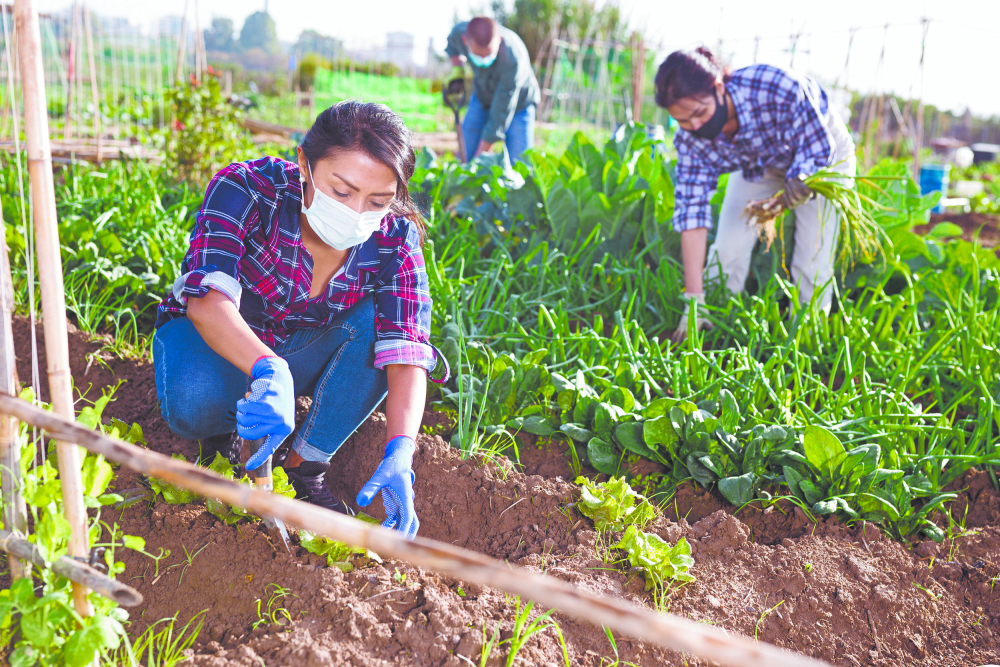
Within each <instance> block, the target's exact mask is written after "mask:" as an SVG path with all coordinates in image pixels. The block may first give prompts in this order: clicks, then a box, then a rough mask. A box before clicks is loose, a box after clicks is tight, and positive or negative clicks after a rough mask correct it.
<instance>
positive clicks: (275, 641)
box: [15, 321, 1000, 667]
mask: <svg viewBox="0 0 1000 667" xmlns="http://www.w3.org/2000/svg"><path fill="white" fill-rule="evenodd" d="M26 330H27V327H26V324H25V322H24V321H19V322H18V323H17V324H16V327H15V331H16V338H17V340H18V344H19V347H18V349H19V350H27V349H30V348H29V347H27V342H26ZM99 347H100V344H99V343H93V342H87V341H86V340H84V338H83V336H81V335H80V334H79V333H73V334H72V336H71V353H72V355H73V359H72V367H73V372H74V377H76V378H78V382H79V381H80V379H81V378H82V379H85V380H86V382H87V383H88V384H93V386H94V387H96V388H99V387H101V386H103V385H105V384H108V383H110V382H111V380H112V379H113V378H124V379H127V380H128V382H127V384H125V385H124V386H123V387H122V388H121V389H120V390H119V392H118V400H117V401H116V402H114V403H112V404H111V405H110V406H109V408H108V410H107V415H108V416H116V417H118V418H120V419H124V420H126V421H133V420H134V421H138V422H139V423H140V424H142V426H143V428H144V430H145V432H146V435H147V438H148V439H149V442H150V446H151V447H152V448H154V449H157V450H159V451H164V452H178V451H179V452H182V453H185V454H188V455H191V454H193V453H194V451H195V446H194V443H190V442H187V441H184V440H182V439H179V438H176V437H174V436H172V435H171V434H170V433H169V432H168V431H167V430H166V428H165V426H164V425H163V421H162V419H161V418H160V417H159V413H158V410H157V409H156V405H155V390H153V374H152V366H151V365H150V364H148V363H142V362H137V361H130V360H121V359H114V358H107V359H104V361H105V362H106V364H107V367H105V366H103V365H99V364H97V363H96V362H95V363H94V364H91V366H90V370H89V372H87V373H86V374H85V373H84V369H85V367H86V365H87V355H88V354H92V353H93V352H95V351H96V350H97V349H98V348H99ZM21 357H22V358H21V359H20V360H19V361H21V362H24V361H25V357H26V355H24V354H22V355H21ZM43 364H44V361H43ZM42 368H43V369H44V365H43V366H42ZM19 370H20V372H21V377H22V378H26V377H30V375H29V374H28V372H29V370H30V369H29V368H28V367H27V365H22V366H20V367H19ZM90 391H91V392H93V391H94V389H91V390H90ZM43 395H44V394H43ZM90 395H92V394H90ZM426 421H427V422H428V423H438V422H440V421H441V420H440V417H439V416H436V415H431V414H428V416H427V420H426ZM384 438H385V420H384V417H383V416H382V415H380V414H375V415H373V416H372V417H371V418H370V419H369V420H368V422H366V423H365V424H364V425H363V426H362V427H361V428H360V429H359V430H358V432H357V433H356V434H355V435H354V436H352V437H351V438H350V440H348V442H347V443H346V444H345V445H344V447H343V448H342V449H341V450H340V451H339V452H338V454H337V456H336V457H335V459H334V464H335V465H334V466H333V467H332V470H331V472H330V476H329V482H330V485H331V487H332V489H333V490H334V493H337V494H339V495H340V496H341V497H343V498H345V499H353V497H354V494H355V493H356V492H357V490H358V488H359V487H360V486H361V485H362V484H363V483H364V481H365V480H366V479H367V478H368V476H369V475H370V474H371V472H372V471H373V470H374V468H375V466H376V465H377V463H378V459H379V457H380V453H381V445H382V443H383V442H384ZM418 444H419V447H418V453H417V456H416V459H415V461H414V469H415V472H416V476H417V478H416V498H417V501H416V502H417V505H416V507H417V512H418V514H419V516H420V519H421V529H420V534H421V535H422V536H424V537H430V538H434V539H438V540H442V541H445V542H449V543H453V544H457V545H459V546H463V547H466V548H470V549H474V550H477V551H480V552H483V553H486V554H488V555H491V556H494V557H497V558H504V559H507V560H508V561H509V562H511V563H515V564H518V565H521V566H523V567H527V568H534V569H543V570H544V571H545V572H547V573H548V574H550V575H552V576H556V577H559V578H561V579H564V580H567V581H571V582H573V583H574V584H576V585H578V586H581V587H584V588H586V589H588V590H591V591H595V592H599V593H602V594H606V595H614V596H618V597H622V598H625V599H629V600H635V601H637V602H640V603H642V604H646V605H651V604H652V601H651V598H650V596H649V595H648V593H646V592H644V591H643V584H642V579H641V576H637V575H635V574H630V573H627V572H626V573H623V572H622V571H621V570H618V569H614V568H611V567H610V566H608V565H607V564H605V563H603V562H602V561H601V560H600V559H599V558H598V551H599V547H600V545H599V544H598V539H597V538H598V536H597V534H596V533H595V532H594V531H593V530H592V525H591V524H590V523H589V522H588V520H586V519H584V518H582V517H581V516H580V514H579V513H578V512H577V511H576V510H575V509H574V508H573V507H572V506H571V503H572V501H573V500H574V498H575V496H574V487H573V485H571V484H570V483H568V482H567V481H565V480H568V479H570V478H571V477H572V473H571V472H570V470H569V466H568V464H566V463H565V459H564V458H563V459H560V457H562V456H563V453H562V448H561V447H560V445H558V444H553V443H542V444H541V445H539V444H538V443H529V442H525V443H524V446H522V447H521V456H522V463H523V470H517V469H515V470H510V469H509V467H508V468H507V469H501V468H500V467H498V466H496V465H494V464H491V463H483V462H475V461H471V462H470V461H463V460H462V459H461V458H460V457H459V455H458V452H457V451H456V450H454V449H453V448H451V447H449V446H448V445H447V444H446V443H445V442H444V440H442V439H441V437H439V436H437V435H435V436H431V435H421V436H420V437H419V439H418ZM647 472H648V471H647ZM140 481H141V480H139V479H137V477H136V476H135V475H134V474H133V473H131V472H130V471H127V470H122V471H121V472H120V474H119V476H118V478H117V480H116V484H117V485H118V488H119V489H127V488H131V487H135V486H137V485H138V484H139V483H140ZM961 489H962V496H961V498H960V500H959V501H958V502H956V503H955V508H954V509H953V511H952V513H953V516H956V517H958V516H962V515H964V508H965V507H966V506H968V507H969V511H968V515H967V517H966V518H965V529H964V530H962V531H958V532H959V533H960V535H959V536H956V538H955V539H954V540H948V541H946V542H945V543H944V544H942V545H937V544H935V543H933V542H919V543H915V544H904V543H900V542H896V541H892V540H889V539H886V538H884V537H883V536H882V534H881V533H880V532H879V531H878V530H877V529H875V527H873V526H872V525H871V524H868V525H866V526H853V527H848V526H845V525H844V524H841V523H839V522H837V521H834V520H829V521H824V522H821V523H819V524H812V523H811V522H809V520H808V519H807V518H806V517H805V516H804V515H803V514H802V513H801V512H796V510H794V509H793V508H790V507H788V506H785V505H776V506H773V507H772V508H771V509H769V510H761V509H760V508H747V509H744V510H743V511H742V512H740V514H739V515H738V516H734V515H733V514H732V510H733V508H732V507H730V506H728V505H725V504H724V503H723V502H721V501H720V500H719V499H718V498H717V497H716V496H714V495H712V494H709V493H706V492H705V491H703V490H699V489H695V488H693V487H690V486H682V487H681V488H680V489H679V490H678V492H677V494H676V495H675V497H674V498H673V499H671V501H670V504H669V506H668V507H667V508H666V512H665V514H664V516H662V517H660V518H658V519H657V520H656V522H655V523H654V524H653V525H652V527H651V528H650V530H653V531H655V532H657V533H658V534H660V535H661V536H662V537H663V538H664V539H666V540H668V541H670V542H674V541H676V540H677V539H679V538H680V537H682V536H684V537H687V539H688V540H689V541H690V542H691V544H692V548H693V553H694V557H695V561H696V564H695V567H694V568H693V574H694V575H695V576H696V577H697V581H696V582H694V583H693V584H691V585H688V586H687V587H685V588H684V589H682V590H680V591H678V592H676V593H675V595H674V597H673V599H672V600H671V609H670V610H671V612H673V613H676V614H680V615H682V616H685V617H687V618H692V619H695V620H698V621H701V622H705V623H710V624H714V625H718V626H719V627H721V628H724V629H726V630H727V631H729V632H737V633H740V634H743V635H746V636H749V637H754V636H757V637H758V638H759V639H760V640H761V641H767V642H771V643H774V644H777V645H780V646H784V647H787V648H791V649H795V650H798V651H802V652H804V653H807V654H809V655H812V656H816V657H819V658H823V659H825V660H828V661H831V662H833V663H834V664H837V665H844V666H857V665H875V666H877V667H882V666H886V667H889V666H892V667H895V666H900V667H902V666H904V665H905V666H910V665H925V666H927V667H931V666H934V667H938V666H958V665H983V664H988V663H997V662H1000V641H998V640H997V638H996V637H995V634H994V633H1000V591H998V592H997V593H994V590H993V585H992V584H993V578H994V577H997V576H998V575H1000V528H997V527H996V526H997V525H998V516H1000V496H998V495H997V494H996V493H995V492H994V490H993V487H992V482H991V480H990V479H989V476H988V475H982V474H977V473H970V475H968V476H967V477H966V478H964V479H963V480H962V483H961ZM377 502H378V501H376V503H377ZM369 511H370V512H371V513H372V514H374V515H376V516H380V515H381V508H380V507H376V508H370V509H369ZM105 512H106V514H105V519H106V520H107V519H111V518H114V517H113V516H112V513H110V512H108V511H107V510H105ZM117 519H118V521H119V523H120V524H121V525H122V526H123V527H124V529H125V531H126V532H127V533H129V534H136V535H142V536H144V537H145V538H146V540H147V550H149V551H152V552H154V553H156V552H157V551H158V550H159V549H160V548H161V547H162V548H166V549H170V551H171V555H170V556H168V557H166V558H164V559H163V561H162V562H161V564H160V572H159V576H158V577H157V576H156V573H155V565H154V563H153V561H152V560H151V559H149V558H147V557H145V556H142V555H140V554H137V553H134V552H127V553H125V554H124V558H123V559H124V561H125V563H126V566H127V569H126V571H125V573H124V574H123V575H121V576H122V578H123V579H124V580H125V581H127V582H128V583H130V584H131V585H133V586H135V587H136V588H137V589H138V590H139V591H140V592H141V593H142V594H143V595H144V596H145V602H144V603H143V605H142V606H140V607H138V608H136V609H133V610H132V611H131V617H132V620H133V625H132V627H131V631H132V632H133V633H134V634H135V633H138V632H140V631H141V630H142V629H143V628H145V627H146V626H147V625H148V624H150V623H152V622H154V621H155V620H157V619H160V618H163V617H168V616H173V615H174V614H178V615H179V618H180V619H181V621H182V622H183V621H186V620H187V619H188V618H190V617H191V616H192V615H194V614H196V613H197V612H199V611H202V610H207V611H206V615H205V617H206V623H205V629H204V630H203V632H202V634H201V636H200V637H199V640H198V642H197V643H196V645H195V646H194V648H193V650H192V651H191V656H190V663H189V664H193V665H205V666H209V665H210V666H213V667H216V666H217V667H235V666H236V665H245V666H250V665H259V664H265V665H287V664H296V665H377V666H382V665H421V666H422V665H428V666H430V665H434V666H437V665H448V666H455V667H457V666H459V665H466V664H468V662H467V661H466V660H463V659H461V658H459V657H457V656H465V657H466V658H469V659H470V660H472V661H473V662H474V663H475V664H479V656H480V652H481V645H482V628H483V626H484V624H485V627H486V628H487V630H488V631H489V632H490V633H492V631H493V629H494V628H495V627H496V626H497V625H499V626H500V627H501V629H502V632H503V634H502V636H503V637H504V638H506V637H509V636H510V631H511V629H512V627H513V607H512V604H513V601H512V600H508V599H506V598H505V596H504V595H503V594H502V593H500V592H498V591H496V590H493V589H490V588H482V587H478V586H472V585H469V584H467V583H463V582H460V581H456V580H454V579H451V578H449V577H442V576H439V575H436V574H434V573H431V572H427V571H424V570H421V569H418V568H413V567H410V566H408V565H406V564H404V563H400V562H395V561H386V562H385V563H383V564H372V565H370V566H365V567H359V568H357V569H356V570H355V571H353V572H351V573H349V574H344V573H342V572H340V571H339V570H337V569H331V568H328V567H326V566H325V563H324V562H323V561H321V560H320V559H319V558H317V557H316V556H312V555H310V554H307V553H305V552H304V550H302V549H301V548H297V549H296V553H295V554H294V555H291V556H290V555H288V554H286V553H285V552H284V551H283V550H281V549H280V548H275V545H273V544H272V543H271V542H270V541H269V539H268V535H267V533H266V532H265V531H264V530H263V528H261V527H260V526H259V525H256V524H241V525H238V526H233V527H229V526H225V525H223V524H221V523H220V522H218V521H217V520H216V519H215V518H214V517H213V516H212V515H210V514H208V513H207V511H206V510H205V508H204V507H203V506H202V505H200V504H192V505H186V506H179V507H177V506H168V505H165V504H162V503H158V504H155V505H152V506H149V505H146V504H140V505H138V506H136V507H133V508H131V509H129V510H126V511H124V512H123V514H122V515H121V516H120V517H117ZM611 539H615V537H614V536H611ZM205 545H207V546H205ZM203 546H205V548H204V550H203V551H201V552H200V553H199V554H198V555H197V556H196V557H195V558H194V560H193V561H192V562H191V564H190V565H187V561H186V559H185V557H184V551H185V549H187V550H188V551H189V552H192V553H193V552H194V551H196V550H198V549H201V548H202V547H203ZM404 575H405V579H404V578H403V576H404ZM270 584H276V585H278V586H282V587H284V588H286V589H287V590H288V596H287V597H285V598H283V599H282V600H280V602H279V604H280V605H281V606H283V607H284V608H286V609H287V611H288V613H289V615H290V616H291V617H292V619H293V620H292V622H291V623H290V624H287V623H286V624H284V625H280V626H279V625H267V626H262V627H260V628H258V629H257V630H251V625H252V624H253V622H254V621H256V620H258V614H257V602H256V601H257V600H258V599H261V600H263V607H264V610H265V611H266V608H267V601H268V597H269V594H270V592H271V591H272V590H274V589H273V587H271V586H270ZM918 586H919V587H918ZM463 594H464V595H463ZM555 618H556V619H557V620H558V621H559V623H560V626H561V628H562V631H563V633H564V635H565V637H566V643H567V648H568V651H569V656H570V661H571V663H572V664H573V665H584V666H588V667H589V666H594V667H596V666H597V665H599V664H601V658H602V657H608V656H611V655H612V650H611V647H610V645H609V643H608V641H607V639H606V638H605V637H604V634H603V633H602V632H600V630H598V629H595V628H593V627H590V626H588V625H584V624H581V623H578V622H576V621H574V620H572V619H569V618H566V617H564V616H562V615H560V614H556V616H555ZM618 650H619V653H620V656H621V659H622V660H623V661H629V662H632V663H635V664H637V665H643V666H652V665H682V664H685V665H688V664H704V663H702V662H699V661H697V660H692V659H691V658H690V657H688V658H686V659H685V658H684V657H683V656H680V655H677V654H674V653H670V652H667V651H664V650H662V649H659V648H657V647H653V646H650V645H649V644H646V643H643V642H634V641H629V640H626V639H623V638H618ZM520 655H521V656H522V657H523V658H524V659H525V661H526V662H527V663H528V664H531V665H559V664H562V658H561V650H560V649H559V647H558V644H557V641H556V639H555V635H554V633H552V632H551V631H546V632H543V633H540V634H538V635H535V638H534V639H532V640H531V641H529V642H528V645H527V647H526V648H525V649H524V651H523V652H522V653H521V654H520ZM505 656H506V650H502V651H495V652H494V654H493V658H492V659H491V660H490V662H489V664H490V665H499V664H502V659H503V658H504V657H505Z"/></svg>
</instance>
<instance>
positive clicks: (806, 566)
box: [802, 563, 813, 573]
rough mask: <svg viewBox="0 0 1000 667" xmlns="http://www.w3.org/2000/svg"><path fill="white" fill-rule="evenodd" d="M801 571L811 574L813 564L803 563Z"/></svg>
mask: <svg viewBox="0 0 1000 667" xmlns="http://www.w3.org/2000/svg"><path fill="white" fill-rule="evenodd" d="M802 569H803V570H805V571H806V573H809V572H812V571H813V564H812V563H803V564H802Z"/></svg>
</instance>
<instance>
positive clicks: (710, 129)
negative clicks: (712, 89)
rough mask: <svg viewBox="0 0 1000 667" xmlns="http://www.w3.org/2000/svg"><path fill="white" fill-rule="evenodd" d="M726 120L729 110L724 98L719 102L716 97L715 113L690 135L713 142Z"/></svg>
mask: <svg viewBox="0 0 1000 667" xmlns="http://www.w3.org/2000/svg"><path fill="white" fill-rule="evenodd" d="M728 120H729V109H728V108H727V107H726V96H725V94H723V96H722V100H721V101H720V100H719V98H718V97H716V98H715V113H713V114H712V117H711V118H709V119H708V120H707V121H705V124H704V125H702V126H701V127H699V128H698V129H697V130H693V131H692V132H691V134H693V135H695V136H696V137H701V138H702V139H708V140H709V141H714V140H715V138H716V137H717V136H719V132H722V126H723V125H725V124H726V121H728Z"/></svg>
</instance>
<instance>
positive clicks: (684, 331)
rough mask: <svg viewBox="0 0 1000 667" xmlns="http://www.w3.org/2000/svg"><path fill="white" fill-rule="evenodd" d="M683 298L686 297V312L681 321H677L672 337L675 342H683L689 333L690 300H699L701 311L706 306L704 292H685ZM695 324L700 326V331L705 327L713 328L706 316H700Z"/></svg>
mask: <svg viewBox="0 0 1000 667" xmlns="http://www.w3.org/2000/svg"><path fill="white" fill-rule="evenodd" d="M683 299H684V314H683V315H681V319H680V322H678V323H677V329H676V330H675V331H674V335H673V336H672V337H671V339H672V340H673V341H674V342H675V343H679V342H681V341H682V340H684V339H685V338H687V335H688V308H689V307H690V305H689V303H688V302H690V301H695V302H697V304H698V312H699V313H701V312H702V311H703V310H704V308H705V293H704V292H698V293H693V292H684V297H683ZM695 326H696V327H698V331H702V330H704V329H711V328H712V326H713V325H712V323H711V322H709V321H708V320H707V319H705V318H704V317H699V318H697V319H696V320H695Z"/></svg>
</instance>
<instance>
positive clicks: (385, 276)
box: [375, 223, 437, 373]
mask: <svg viewBox="0 0 1000 667" xmlns="http://www.w3.org/2000/svg"><path fill="white" fill-rule="evenodd" d="M408 226H409V230H408V232H407V234H406V237H405V239H403V242H402V243H401V244H400V245H399V247H398V250H397V256H396V258H395V261H394V262H393V263H391V264H390V265H389V266H388V267H387V268H388V269H389V271H386V272H385V273H381V274H380V276H379V281H378V284H377V285H376V287H375V329H376V339H377V340H376V341H375V367H376V368H385V367H386V366H389V365H391V364H405V365H408V366H419V367H421V368H423V369H425V370H426V371H427V372H428V373H430V372H431V371H432V370H434V367H435V365H436V364H437V354H436V353H435V351H434V348H433V347H432V346H431V345H430V343H429V342H428V341H429V339H430V333H431V307H432V303H431V295H430V289H429V286H428V281H427V270H426V269H425V267H424V255H423V251H422V250H421V249H420V237H419V232H418V230H417V226H416V225H414V224H412V223H409V225H408Z"/></svg>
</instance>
